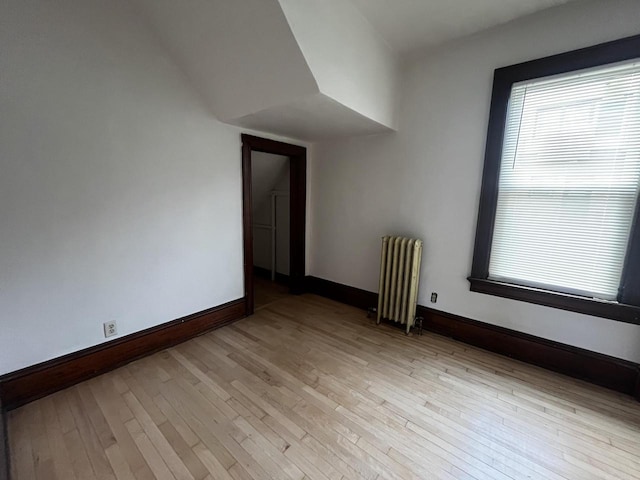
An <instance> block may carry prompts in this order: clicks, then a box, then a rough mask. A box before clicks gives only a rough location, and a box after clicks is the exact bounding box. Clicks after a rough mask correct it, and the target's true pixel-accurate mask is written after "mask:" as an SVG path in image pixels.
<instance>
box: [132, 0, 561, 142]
mask: <svg viewBox="0 0 640 480" xmlns="http://www.w3.org/2000/svg"><path fill="white" fill-rule="evenodd" d="M566 1H570V0H447V1H443V0H394V1H390V0H188V1H177V0H132V2H134V5H136V6H137V8H138V10H139V12H140V13H141V16H142V17H143V18H144V19H145V20H146V22H147V23H148V24H149V25H150V26H151V28H152V29H153V30H154V31H155V33H156V35H157V37H158V39H159V41H160V42H161V43H162V44H163V45H164V47H165V49H166V50H167V51H168V52H169V54H170V56H171V58H172V59H173V60H174V61H175V63H176V64H177V65H178V66H179V67H180V68H181V69H182V71H183V72H184V73H185V75H186V76H187V77H188V78H189V79H190V81H191V83H192V85H193V86H194V88H195V89H196V90H197V91H198V93H199V94H200V95H201V97H202V98H203V101H204V102H206V103H207V105H208V106H209V108H210V110H211V112H212V113H213V114H214V115H215V116H216V117H217V118H218V119H220V120H222V121H224V122H227V123H230V124H234V125H239V126H244V127H247V128H252V129H256V130H261V131H266V132H270V133H276V134H280V135H285V136H289V137H293V138H298V139H300V140H307V141H314V140H324V139H328V138H335V137H348V136H355V135H366V134H372V133H381V132H389V131H393V130H395V129H396V128H397V121H396V105H397V103H398V102H397V90H398V87H397V84H398V82H397V76H398V71H399V69H398V68H397V61H398V60H397V58H398V57H399V53H402V52H405V51H407V50H410V49H415V48H418V47H424V46H428V45H433V44H435V43H438V42H442V41H446V40H449V39H451V38H454V37H458V36H462V35H465V34H469V33H472V32H475V31H478V30H481V29H484V28H489V27H491V26H494V25H497V24H499V23H503V22H505V21H508V20H511V19H513V18H515V17H518V16H522V15H525V14H528V13H532V12H534V11H536V10H541V9H543V8H547V7H550V6H553V5H556V4H560V3H564V2H566Z"/></svg>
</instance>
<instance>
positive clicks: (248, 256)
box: [242, 134, 307, 315]
mask: <svg viewBox="0 0 640 480" xmlns="http://www.w3.org/2000/svg"><path fill="white" fill-rule="evenodd" d="M251 152H263V153H272V154H275V155H283V156H285V157H289V159H290V161H289V168H290V180H289V199H290V208H291V210H290V219H289V220H290V237H289V289H290V292H291V293H293V294H300V293H303V292H304V276H305V226H306V204H307V149H306V148H305V147H301V146H299V145H292V144H289V143H284V142H278V141H275V140H268V139H266V138H260V137H255V136H253V135H247V134H242V225H243V230H244V232H243V233H244V291H245V302H246V314H247V315H251V314H253V307H254V299H253V212H252V208H251V207H252V203H251Z"/></svg>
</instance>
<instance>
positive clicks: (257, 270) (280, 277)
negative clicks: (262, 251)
mask: <svg viewBox="0 0 640 480" xmlns="http://www.w3.org/2000/svg"><path fill="white" fill-rule="evenodd" d="M253 274H254V275H255V276H256V277H260V278H266V279H267V280H271V270H268V269H266V268H262V267H256V266H255V265H254V266H253ZM276 283H279V284H281V285H286V286H289V275H285V274H284V273H278V272H276Z"/></svg>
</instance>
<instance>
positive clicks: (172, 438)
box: [8, 295, 640, 480]
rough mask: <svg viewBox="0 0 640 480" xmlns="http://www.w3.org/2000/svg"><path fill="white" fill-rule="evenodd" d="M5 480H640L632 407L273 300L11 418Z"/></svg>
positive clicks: (500, 363) (307, 299)
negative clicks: (232, 321) (8, 477)
mask: <svg viewBox="0 0 640 480" xmlns="http://www.w3.org/2000/svg"><path fill="white" fill-rule="evenodd" d="M8 429H9V440H10V446H11V472H12V475H13V480H23V479H25V480H32V479H36V480H40V479H46V480H52V479H53V480H56V479H59V480H68V479H69V480H73V479H74V478H77V479H82V480H85V479H87V480H92V479H94V478H95V479H101V480H102V479H113V480H116V479H117V480H152V479H156V478H159V479H172V480H173V479H189V480H214V479H216V480H217V479H226V480H229V479H233V480H262V479H277V480H281V479H289V480H305V479H310V480H343V479H344V480H347V479H349V480H350V479H356V478H365V479H371V480H379V479H393V480H405V479H425V478H429V479H431V478H434V479H444V480H453V479H456V480H460V479H468V480H485V479H496V480H526V479H545V480H575V479H580V480H596V479H598V480H600V479H611V480H613V479H618V480H640V404H638V403H636V402H634V401H633V400H632V399H631V398H630V397H625V396H623V395H621V394H618V393H615V392H611V391H609V390H606V389H603V388H599V387H597V386H594V385H591V384H587V383H584V382H580V381H579V380H575V379H568V378H566V377H563V376H562V375H559V374H556V373H552V372H548V371H546V370H543V369H541V368H538V367H535V366H531V365H526V364H524V363H521V362H517V361H514V360H511V359H508V358H505V357H501V356H499V355H495V354H493V353H490V352H486V351H482V350H479V349H476V348H474V347H470V346H468V345H464V344H461V343H459V342H456V341H454V340H451V339H448V338H444V337H440V336H438V335H435V334H426V335H424V336H422V337H416V336H405V335H404V333H403V332H402V331H401V330H399V329H397V328H394V327H392V326H389V325H380V326H376V325H375V322H372V321H371V320H368V319H367V318H366V317H365V315H364V314H363V313H362V312H361V311H359V310H356V309H354V308H352V307H349V306H346V305H342V304H339V303H335V302H332V301H330V300H326V299H323V298H320V297H315V296H313V295H303V296H298V297H292V296H283V297H281V298H278V299H275V300H274V301H272V302H270V303H269V304H267V305H265V306H263V307H262V308H261V309H259V310H257V311H256V314H255V315H253V316H252V317H249V318H247V319H245V320H243V321H241V322H238V323H235V324H234V325H231V326H227V327H223V328H221V329H218V330H215V331H212V332H209V333H207V334H205V335H203V336H201V337H197V338H194V339H191V340H189V341H187V342H185V343H183V344H180V345H177V346H175V347H172V348H170V349H168V350H165V351H162V352H159V353H157V354H154V355H152V356H150V357H147V358H143V359H141V360H138V361H136V362H133V363H131V364H129V365H127V366H125V367H123V368H120V369H118V370H115V371H113V372H110V373H107V374H105V375H102V376H100V377H97V378H94V379H91V380H88V381H86V382H83V383H81V384H79V385H77V386H75V387H72V388H70V389H68V390H65V391H62V392H58V393H56V394H54V395H52V396H50V397H46V398H44V399H41V400H38V401H36V402H33V403H31V404H28V405H25V406H23V407H21V408H20V409H19V410H16V411H13V412H10V414H9V417H8Z"/></svg>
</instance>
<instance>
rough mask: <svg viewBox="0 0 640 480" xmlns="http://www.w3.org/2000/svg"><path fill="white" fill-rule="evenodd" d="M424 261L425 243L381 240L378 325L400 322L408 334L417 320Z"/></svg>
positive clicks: (408, 239)
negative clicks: (421, 271)
mask: <svg viewBox="0 0 640 480" xmlns="http://www.w3.org/2000/svg"><path fill="white" fill-rule="evenodd" d="M421 259H422V240H417V239H412V238H405V237H393V236H385V237H383V238H382V252H381V256H380V283H379V288H378V323H380V321H381V320H383V319H384V320H392V321H394V322H399V323H400V324H402V325H406V330H407V333H409V330H410V329H411V327H413V323H414V321H415V317H416V306H417V301H418V282H419V279H420V261H421Z"/></svg>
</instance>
